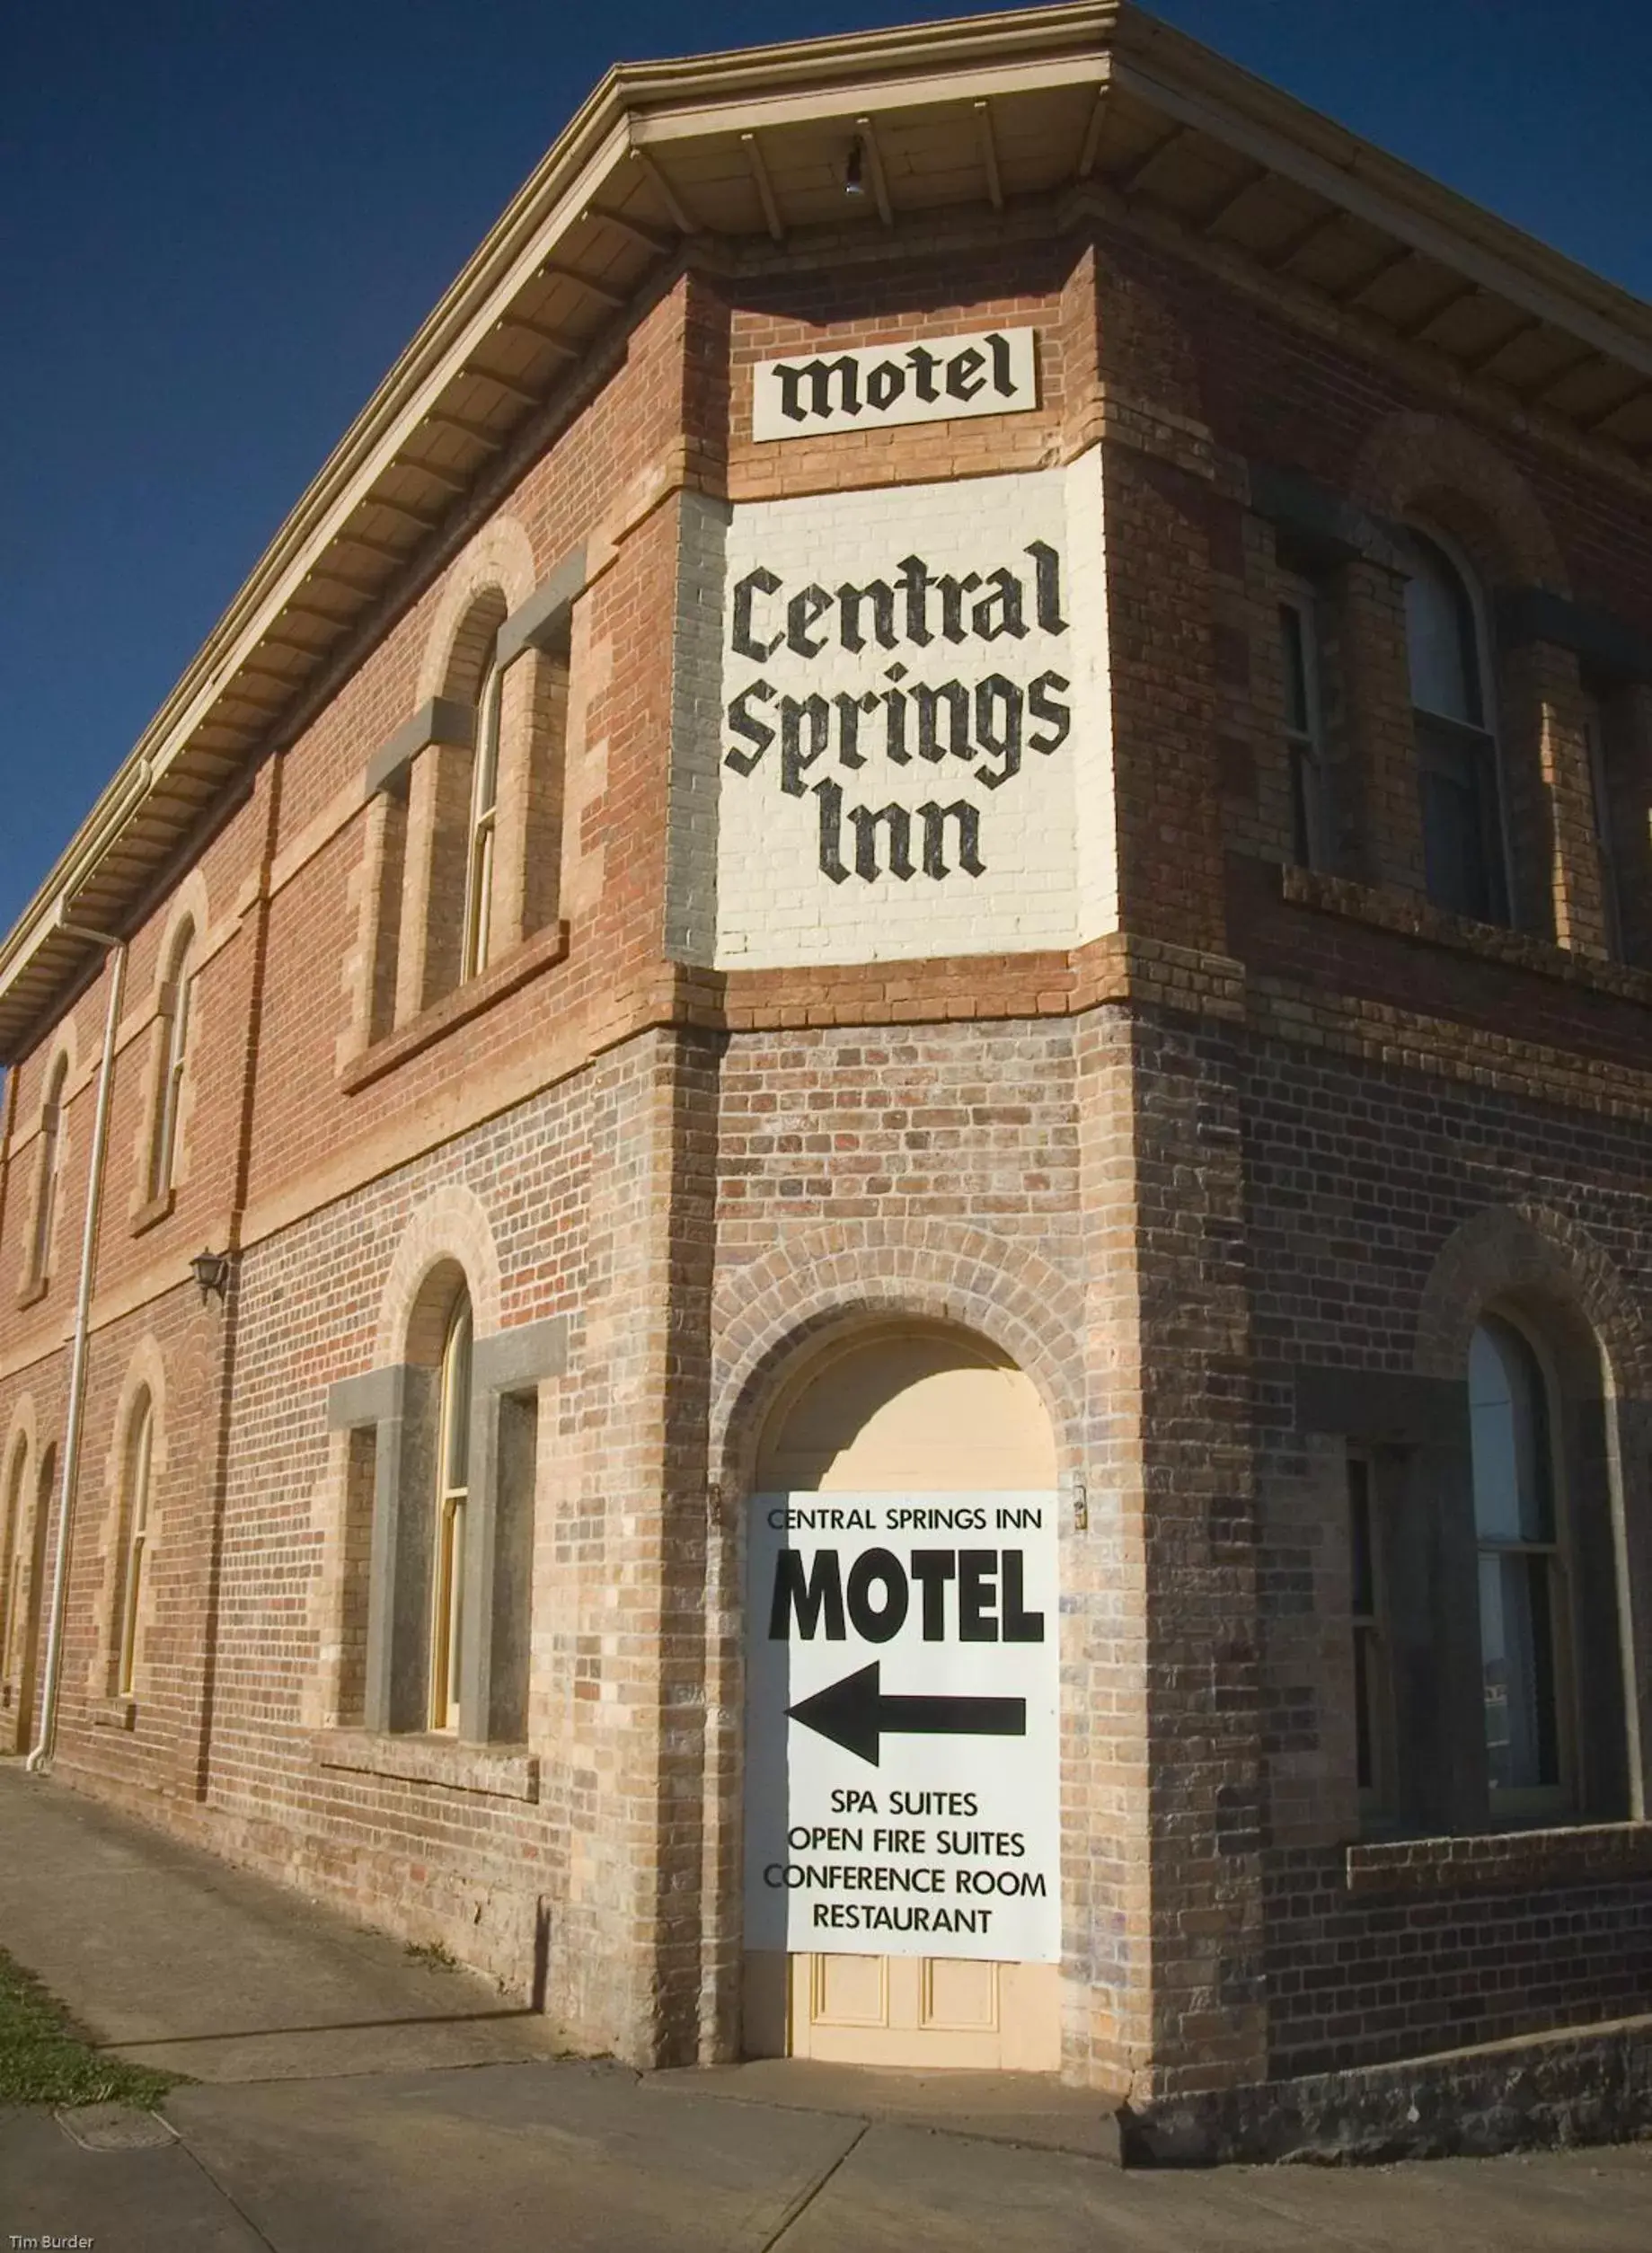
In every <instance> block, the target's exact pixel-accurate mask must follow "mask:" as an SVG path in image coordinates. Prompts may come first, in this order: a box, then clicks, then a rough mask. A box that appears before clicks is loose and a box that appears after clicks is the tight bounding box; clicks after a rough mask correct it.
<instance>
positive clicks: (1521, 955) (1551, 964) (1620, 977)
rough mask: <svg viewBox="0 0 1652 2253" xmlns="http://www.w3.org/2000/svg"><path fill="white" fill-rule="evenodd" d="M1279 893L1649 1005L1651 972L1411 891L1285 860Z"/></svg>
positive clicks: (1360, 920)
mask: <svg viewBox="0 0 1652 2253" xmlns="http://www.w3.org/2000/svg"><path fill="white" fill-rule="evenodd" d="M1279 888H1280V891H1281V893H1282V894H1283V896H1284V897H1285V899H1287V900H1290V901H1292V902H1294V905H1295V906H1298V907H1312V908H1316V909H1318V910H1319V912H1320V913H1321V914H1326V915H1344V916H1346V917H1347V919H1348V920H1349V922H1351V923H1365V924H1368V925H1369V926H1370V927H1371V928H1372V929H1374V930H1376V931H1391V932H1397V933H1399V935H1400V937H1402V938H1406V939H1422V940H1426V941H1428V942H1429V943H1430V944H1432V945H1435V946H1441V947H1452V948H1454V949H1455V950H1456V951H1457V952H1458V953H1459V954H1472V955H1477V956H1479V957H1480V959H1481V960H1482V961H1485V962H1501V963H1506V964H1507V965H1508V967H1510V968H1513V969H1517V970H1534V971H1535V972H1536V973H1537V974H1538V976H1541V977H1550V978H1559V979H1560V980H1561V981H1562V982H1563V983H1565V984H1567V985H1586V986H1591V987H1593V988H1594V989H1595V991H1596V992H1597V993H1602V994H1617V995H1619V996H1620V998H1621V999H1622V1000H1624V1001H1630V1002H1641V1003H1652V970H1639V969H1636V968H1634V967H1632V966H1631V965H1630V964H1629V963H1627V962H1608V961H1605V960H1603V959H1602V958H1600V957H1599V956H1596V955H1588V954H1577V953H1574V951H1573V950H1572V949H1571V948H1569V947H1557V946H1556V945H1555V944H1554V942H1553V941H1552V940H1549V939H1538V938H1534V937H1533V934H1532V933H1531V932H1525V931H1506V930H1505V929H1504V928H1503V927H1502V926H1501V925H1500V924H1497V923H1473V922H1471V920H1470V919H1469V917H1467V916H1466V915H1451V914H1447V913H1446V912H1445V910H1444V908H1443V907H1435V906H1430V904H1429V903H1428V901H1427V900H1424V899H1418V898H1416V897H1414V896H1413V895H1412V894H1410V893H1409V892H1391V891H1385V890H1382V889H1380V888H1377V887H1376V886H1374V885H1371V884H1356V883H1355V882H1353V880H1352V879H1350V878H1347V877H1344V876H1324V875H1321V873H1320V871H1319V870H1316V869H1301V868H1296V867H1294V866H1292V865H1291V864H1289V863H1288V862H1287V863H1286V864H1285V866H1284V867H1283V868H1282V869H1281V870H1280V871H1279Z"/></svg>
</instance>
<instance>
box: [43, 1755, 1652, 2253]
mask: <svg viewBox="0 0 1652 2253" xmlns="http://www.w3.org/2000/svg"><path fill="white" fill-rule="evenodd" d="M0 1946H4V1948H7V1949H8V1950H9V1951H10V1952H11V1953H12V1954H13V1956H14V1957H17V1958H18V1960H19V1961H20V1962H22V1963H23V1964H26V1965H27V1966H29V1967H30V1968H31V1970H33V1971H35V1972H37V1973H39V1975H40V1977H41V1978H42V1979H44V1980H45V1981H46V1982H47V1984H48V1985H49V1986H50V1987H51V1988H52V1989H53V1990H54V1991H55V1992H57V1994H58V1995H59V1996H60V1997H61V1998H62V1999H63V2001H65V2002H66V2003H67V2004H68V2005H69V2007H70V2008H71V2009H72V2010H74V2011H75V2014H76V2016H77V2017H78V2018H79V2019H81V2020H82V2022H83V2023H84V2025H85V2026H87V2027H88V2028H90V2029H91V2030H92V2032H93V2035H94V2037H96V2038H97V2039H99V2040H100V2041H102V2042H103V2043H105V2044H107V2045H108V2046H109V2047H110V2049H111V2050H113V2051H115V2052H117V2053H118V2054H119V2055H121V2056H123V2057H128V2058H131V2059H134V2060H137V2061H141V2062H144V2063H152V2064H164V2065H167V2066H169V2067H171V2068H172V2070H173V2071H176V2072H187V2073H190V2074H191V2075H193V2076H194V2077H195V2082H194V2085H192V2086H188V2087H181V2088H179V2089H177V2090H174V2091H173V2092H172V2095H171V2096H170V2097H169V2098H167V2100H166V2102H165V2104H164V2106H163V2116H162V2117H161V2118H156V2117H155V2116H151V2115H146V2114H142V2113H132V2112H128V2111H126V2110H123V2109H119V2108H110V2109H109V2110H107V2111H104V2110H101V2109H93V2110H92V2111H90V2112H83V2113H66V2114H64V2115H62V2116H60V2117H59V2116H54V2115H53V2114H52V2113H50V2112H49V2111H47V2110H43V2109H40V2110H36V2109H15V2110H12V2111H10V2112H0V2253H6V2249H7V2248H8V2247H9V2246H12V2245H15V2244H17V2243H18V2241H19V2240H24V2241H26V2240H28V2239H30V2238H35V2239H38V2240H40V2241H41V2243H43V2244H44V2243H46V2242H49V2241H50V2240H61V2241H64V2242H65V2243H76V2242H77V2241H78V2243H79V2244H80V2245H81V2246H82V2247H83V2248H84V2243H85V2241H87V2240H90V2241H91V2243H92V2244H93V2246H94V2247H95V2248H96V2249H97V2253H251V2249H271V2248H273V2249H276V2253H331V2249H334V2248H337V2249H339V2253H357V2249H359V2253H424V2249H427V2248H429V2249H436V2248H443V2247H449V2246H474V2247H477V2248H486V2249H488V2253H518V2249H520V2253H528V2249H532V2253H586V2249H589V2253H656V2249H661V2253H676V2249H681V2253H702V2249H703V2253H772V2249H778V2253H896V2249H899V2253H916V2249H930V2248H932V2249H936V2253H1035V2249H1036V2253H1114V2249H1117V2253H1138V2249H1139V2253H1310V2249H1323V2248H1335V2247H1347V2248H1350V2249H1359V2253H1390V2249H1393V2253H1398V2249H1400V2248H1403V2249H1405V2253H1419V2249H1420V2253H1427V2249H1431V2248H1435V2247H1440V2248H1449V2249H1451V2253H1524V2249H1528V2248H1530V2249H1533V2253H1537V2249H1540V2248H1541V2249H1544V2253H1549V2249H1560V2248H1576V2249H1579V2253H1585V2249H1586V2253H1615V2249H1619V2248H1622V2249H1624V2253H1648V2248H1652V2143H1643V2144H1637V2145H1633V2146H1628V2147H1624V2148H1621V2149H1613V2150H1599V2151H1580V2152H1568V2153H1557V2154H1550V2155H1544V2156H1542V2157H1534V2158H1515V2159H1505V2160H1444V2161H1436V2162H1433V2163H1430V2164H1424V2165H1415V2166H1404V2167H1392V2168H1374V2169H1325V2170H1321V2169H1306V2168H1242V2169H1239V2168H1236V2169H1221V2170H1215V2171H1212V2172H1207V2173H1166V2172H1160V2173H1144V2172H1130V2173H1121V2172H1120V2171H1119V2170H1118V2169H1117V2168H1115V2167H1112V2166H1110V2165H1109V2164H1108V2163H1107V2161H1106V2159H1105V2156H1104V2154H1105V2153H1106V2151H1107V2149H1108V2147H1109V2134H1108V2123H1107V2116H1106V2113H1105V2110H1104V2109H1103V2108H1102V2107H1100V2106H1098V2105H1097V2104H1096V2103H1095V2101H1094V2100H1093V2099H1091V2098H1083V2097H1081V2096H1079V2095H1077V2094H1075V2093H1074V2092H1073V2091H1069V2090H1061V2089H1059V2088H1057V2087H1056V2086H1055V2085H1054V2084H1053V2083H1048V2082H1045V2081H1041V2080H1038V2079H1029V2078H1022V2079H1019V2080H1015V2079H1012V2078H1010V2077H1003V2078H1002V2079H1001V2078H999V2077H996V2076H977V2075H967V2076H965V2075H959V2076H942V2075H928V2076H919V2075H906V2074H894V2073H885V2074H865V2073H859V2072H847V2071H837V2070H834V2069H830V2068H824V2067H811V2066H809V2065H807V2064H803V2063H764V2064H754V2065H748V2066H736V2067H723V2068H714V2069H711V2070H710V2071H707V2072H667V2073H655V2074H638V2073H635V2072H631V2071H629V2070H628V2069H626V2068H624V2067H622V2066H617V2065H614V2064H612V2063H604V2062H599V2061H598V2062H593V2061H586V2060H577V2059H569V2058H559V2057H557V2056H556V2055H555V2054H554V2053H555V2046H556V2045H555V2041H554V2035H553V2031H552V2029H551V2028H548V2027H547V2025H546V2023H545V2021H544V2020H543V2019H538V2018H535V2017H534V2016H533V2015H532V2014H531V2013H527V2012H525V2011H522V2010H517V2009H515V2008H513V2007H512V2006H510V2005H509V2004H508V2003H505V2002H502V2001H501V2000H500V1998H499V1995H498V1993H497V1992H495V1991H494V1990H493V1989H492V1988H491V1987H490V1986H489V1985H487V1984H486V1983H484V1982H481V1981H479V1980H476V1979H474V1978H473V1977H472V1976H471V1975H469V1974H467V1973H464V1972H460V1971H451V1970H443V1969H441V1968H439V1967H437V1966H429V1965H427V1964H423V1963H420V1962H417V1961H414V1960H412V1959H411V1958H410V1957H408V1956H407V1954H406V1952H405V1951H404V1950H403V1949H402V1948H401V1947H400V1946H399V1945H398V1944H397V1943H396V1942H395V1941H393V1940H391V1939H386V1938H384V1936H382V1935H379V1934H375V1933H371V1932H366V1931H360V1930H359V1929H358V1928H357V1927H355V1926H352V1925H350V1924H349V1923H347V1922H343V1921H341V1920H340V1919H338V1918H336V1917H334V1916H332V1915H331V1914H329V1913H325V1912H322V1911H320V1910H317V1909H315V1908H314V1907H311V1906H309V1905H308V1904H305V1903H304V1902H302V1901H299V1900H298V1899H296V1897H295V1896H293V1895H289V1894H287V1892H285V1891H284V1890H282V1889H281V1888H278V1887H276V1886H270V1885H268V1884H266V1883H265V1882H263V1881H262V1880H261V1879H259V1878H252V1877H250V1876H248V1875H247V1874H246V1873H244V1872H243V1871H238V1870H234V1869H230V1868H228V1867H227V1866H226V1865H225V1864H222V1863H220V1862H218V1861H217V1860H216V1859H214V1858H213V1857H211V1856H209V1855H205V1854H201V1853H199V1852H198V1851H195V1850H193V1849H191V1848H188V1847H183V1846H180V1845H178V1844H176V1843H174V1842H172V1841H169V1840H166V1839H163V1838H162V1837H161V1836H160V1835H159V1834H158V1833H152V1832H150V1831H148V1830H147V1829H146V1828H145V1827H144V1826H142V1825H140V1824H134V1823H131V1822H128V1821H127V1820H125V1819H124V1818H122V1817H119V1816H114V1815H111V1814H110V1813H109V1812H107V1811H105V1810H104V1809H102V1808H100V1807H97V1806H95V1805H94V1804H93V1802H91V1801H88V1800H85V1799H83V1798H76V1797H75V1795H74V1794H73V1793H71V1792H69V1791H67V1790H66V1789H64V1788H63V1787H62V1786H60V1785H57V1784H53V1783H41V1782H36V1781H32V1780H28V1779H26V1778H24V1777H23V1776H22V1773H21V1771H20V1770H19V1768H18V1766H17V1764H16V1763H10V1762H4V1763H0Z"/></svg>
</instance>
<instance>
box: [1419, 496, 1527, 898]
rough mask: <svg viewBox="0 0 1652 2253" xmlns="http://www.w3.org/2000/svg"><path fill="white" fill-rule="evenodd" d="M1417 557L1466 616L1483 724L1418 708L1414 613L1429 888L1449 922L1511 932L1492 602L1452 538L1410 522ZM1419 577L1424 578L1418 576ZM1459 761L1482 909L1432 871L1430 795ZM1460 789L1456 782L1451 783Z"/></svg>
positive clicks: (1466, 651) (1463, 646)
mask: <svg viewBox="0 0 1652 2253" xmlns="http://www.w3.org/2000/svg"><path fill="white" fill-rule="evenodd" d="M1405 532H1406V535H1407V538H1408V540H1409V543H1411V547H1412V552H1413V555H1414V556H1415V557H1416V559H1417V560H1418V561H1419V562H1420V561H1427V555H1428V551H1430V550H1432V551H1433V553H1434V554H1435V555H1436V556H1437V557H1438V559H1439V561H1440V562H1442V563H1443V564H1444V566H1445V568H1446V570H1447V571H1448V573H1449V574H1450V577H1451V579H1452V580H1453V582H1454V588H1455V593H1456V596H1457V601H1458V605H1459V608H1460V612H1461V616H1460V620H1459V632H1460V633H1461V634H1462V641H1461V642H1460V645H1459V657H1460V658H1461V659H1462V660H1463V663H1464V674H1465V681H1466V683H1467V685H1469V686H1470V687H1471V689H1472V692H1473V702H1475V703H1476V704H1477V705H1478V707H1479V714H1480V716H1479V719H1478V720H1465V719H1463V718H1462V716H1461V715H1459V714H1456V713H1452V712H1442V711H1435V710H1434V708H1433V707H1432V706H1431V705H1427V704H1424V703H1420V702H1418V697H1417V667H1416V661H1415V649H1414V644H1413V640H1412V632H1411V621H1410V615H1409V605H1408V608H1407V617H1406V633H1405V645H1406V686H1407V693H1408V694H1409V698H1410V708H1411V738H1412V742H1413V745H1414V747H1415V750H1416V757H1417V790H1418V817H1419V820H1420V824H1421V829H1422V847H1423V882H1424V887H1425V889H1426V891H1427V897H1428V899H1429V901H1430V903H1431V904H1432V905H1433V906H1436V907H1438V908H1441V909H1442V910H1444V913H1446V914H1455V915H1462V916H1463V917H1464V918H1465V919H1467V920H1469V921H1471V922H1475V923H1492V924H1495V925H1497V927H1498V928H1500V929H1505V930H1506V929H1512V928H1513V923H1514V899H1515V882H1514V877H1515V868H1514V854H1513V853H1512V851H1511V849H1510V838H1509V827H1508V787H1507V777H1506V773H1505V772H1504V764H1503V750H1502V742H1501V738H1500V733H1499V727H1498V713H1497V670H1496V666H1495V663H1494V658H1493V643H1492V640H1491V634H1490V631H1489V624H1488V616H1487V609H1486V598H1485V593H1484V590H1483V588H1481V586H1480V578H1479V574H1478V573H1477V572H1476V571H1475V570H1474V568H1473V566H1472V565H1471V563H1470V561H1469V560H1468V558H1467V557H1466V556H1465V555H1464V554H1463V552H1462V549H1461V548H1460V547H1459V546H1458V545H1457V543H1456V542H1455V541H1454V540H1453V538H1452V537H1451V536H1450V535H1449V534H1447V533H1444V532H1441V531H1440V530H1439V529H1438V528H1437V527H1436V526H1434V525H1432V524H1430V523H1428V522H1427V521H1426V520H1424V519H1420V518H1412V519H1410V520H1409V522H1408V523H1407V524H1406V526H1405ZM1412 576H1413V577H1420V576H1421V574H1420V573H1413V574H1412ZM1453 754H1456V755H1461V756H1462V758H1464V759H1465V760H1467V761H1468V762H1469V763H1470V767H1471V787H1472V791H1473V801H1474V802H1473V808H1472V812H1473V817H1474V819H1473V823H1472V827H1473V829H1474V831H1475V832H1476V833H1477V835H1478V849H1479V853H1480V868H1479V870H1478V875H1479V878H1480V883H1479V887H1478V888H1479V890H1480V895H1481V897H1480V904H1479V906H1468V905H1464V904H1463V903H1462V902H1461V901H1457V900H1453V899H1449V898H1446V897H1443V896H1442V890H1441V889H1440V888H1436V882H1435V880H1434V876H1433V873H1432V871H1431V870H1430V866H1429V863H1430V861H1431V859H1432V858H1433V856H1432V854H1431V853H1430V837H1431V835H1434V834H1436V833H1435V832H1434V830H1433V829H1432V827H1431V825H1430V821H1429V795H1428V791H1427V782H1428V780H1429V779H1430V778H1431V777H1432V778H1434V779H1436V780H1437V781H1442V782H1443V781H1444V780H1446V767H1447V761H1448V760H1449V759H1450V757H1451V756H1452V755H1453ZM1453 783H1454V778H1453Z"/></svg>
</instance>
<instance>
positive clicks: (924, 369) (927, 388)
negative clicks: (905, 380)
mask: <svg viewBox="0 0 1652 2253" xmlns="http://www.w3.org/2000/svg"><path fill="white" fill-rule="evenodd" d="M906 358H908V359H909V360H910V361H911V362H912V380H913V387H914V390H915V391H916V393H917V394H918V397H919V398H920V399H921V400H923V402H924V404H925V405H926V406H930V405H932V404H933V403H934V402H935V401H936V400H937V399H939V398H940V396H941V393H939V392H938V391H937V390H936V388H935V370H936V369H937V368H938V367H940V366H941V362H940V360H939V359H938V358H936V356H935V354H934V353H933V352H926V351H925V350H924V349H923V346H922V345H921V344H914V345H913V346H911V347H910V349H908V351H907V354H906Z"/></svg>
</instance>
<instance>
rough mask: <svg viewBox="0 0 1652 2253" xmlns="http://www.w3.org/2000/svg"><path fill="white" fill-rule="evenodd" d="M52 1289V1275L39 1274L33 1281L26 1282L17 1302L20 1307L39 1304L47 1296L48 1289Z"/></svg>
mask: <svg viewBox="0 0 1652 2253" xmlns="http://www.w3.org/2000/svg"><path fill="white" fill-rule="evenodd" d="M50 1289H51V1277H50V1276H49V1275H37V1276H35V1277H33V1278H32V1280H31V1281H30V1282H28V1283H25V1284H24V1286H23V1287H22V1290H21V1291H20V1292H19V1293H18V1294H17V1303H18V1305H19V1306H20V1307H24V1306H38V1305H39V1304H40V1301H41V1300H42V1299H43V1298H44V1297H45V1296H46V1294H47V1293H48V1291H49V1290H50Z"/></svg>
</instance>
